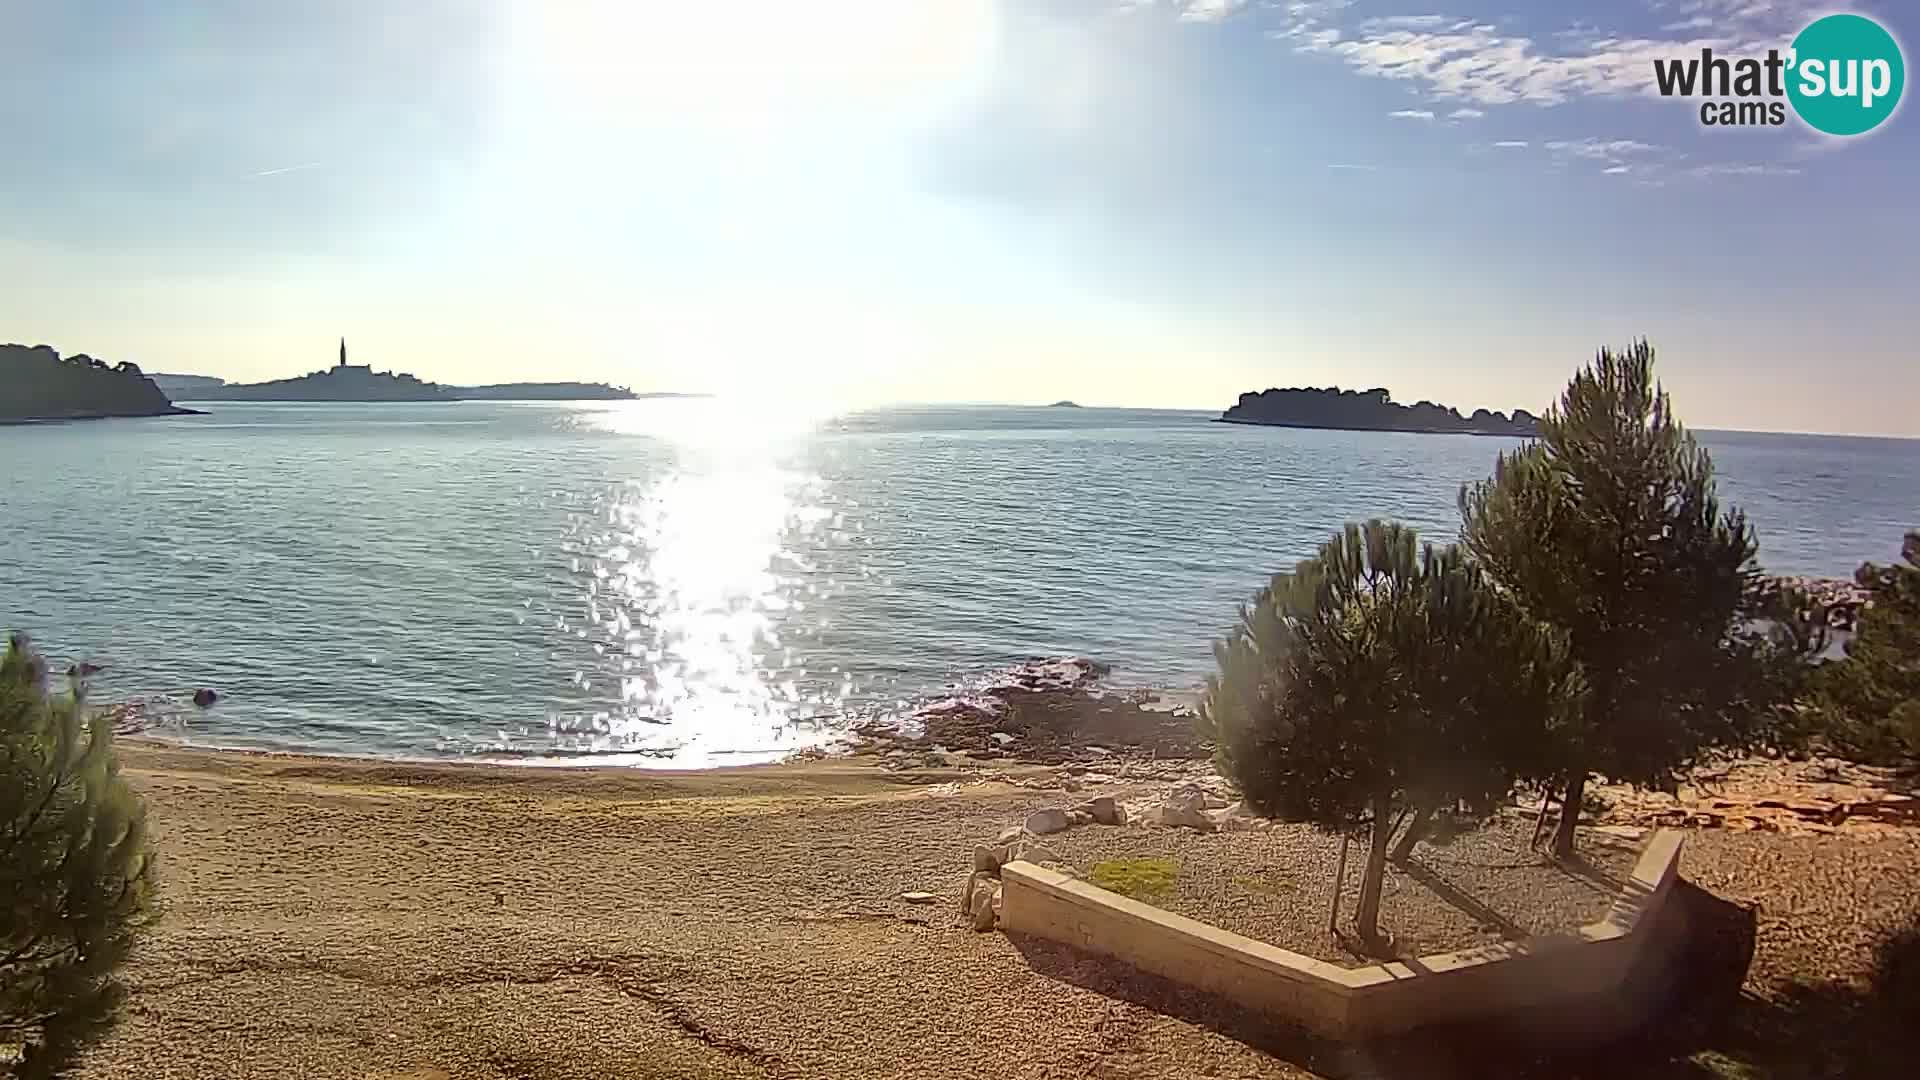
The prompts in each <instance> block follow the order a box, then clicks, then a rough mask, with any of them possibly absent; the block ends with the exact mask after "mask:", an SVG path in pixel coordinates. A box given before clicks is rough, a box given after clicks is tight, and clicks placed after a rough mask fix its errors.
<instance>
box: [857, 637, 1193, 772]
mask: <svg viewBox="0 0 1920 1080" xmlns="http://www.w3.org/2000/svg"><path fill="white" fill-rule="evenodd" d="M1110 670H1111V669H1110V668H1109V667H1108V666H1107V665H1105V664H1102V663H1099V662H1098V661H1095V660H1089V659H1087V658H1085V657H1053V658H1037V659H1033V660H1028V661H1025V662H1023V663H1020V664H1016V665H1014V666H1012V667H1010V668H1006V669H1004V670H1002V671H999V672H995V673H994V674H992V675H990V676H989V677H988V678H987V679H986V680H985V681H984V682H982V683H981V684H980V685H979V686H975V687H970V688H967V689H964V690H960V691H958V692H955V693H952V694H948V695H945V696H941V697H937V698H934V699H932V700H930V701H928V702H926V703H924V704H922V705H921V706H920V707H919V708H917V709H915V710H914V711H913V713H912V714H910V715H909V716H907V717H906V718H905V719H903V720H881V721H870V722H867V723H864V724H861V725H858V726H856V727H855V728H854V729H853V732H852V734H853V737H854V740H855V743H854V745H855V747H856V749H858V750H865V751H869V752H876V753H880V754H883V755H889V756H891V757H893V758H895V759H906V760H912V759H913V758H915V756H916V755H919V756H925V755H928V754H932V755H936V756H938V755H956V754H957V755H962V756H965V757H969V758H975V759H979V760H983V761H984V760H992V759H995V758H1017V759H1019V760H1022V761H1029V762H1033V763H1035V764H1041V765H1057V764H1060V763H1062V762H1065V761H1069V760H1073V759H1076V758H1086V757H1089V756H1092V757H1121V758H1176V759H1194V758H1202V757H1206V756H1207V755H1208V754H1209V753H1210V752H1211V750H1210V748H1208V747H1207V746H1205V744H1203V743H1202V742H1201V741H1200V738H1199V734H1198V731H1197V729H1196V728H1195V726H1194V719H1195V715H1196V713H1195V704H1196V698H1197V695H1194V694H1185V695H1183V694H1179V693H1176V692H1170V691H1154V690H1124V691H1123V690H1113V689H1109V688H1104V687H1102V686H1101V685H1100V680H1102V679H1103V678H1105V677H1106V676H1107V674H1108V673H1109V671H1110Z"/></svg>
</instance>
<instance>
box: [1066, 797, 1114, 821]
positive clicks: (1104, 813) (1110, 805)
mask: <svg viewBox="0 0 1920 1080" xmlns="http://www.w3.org/2000/svg"><path fill="white" fill-rule="evenodd" d="M1075 809H1076V810H1080V811H1083V812H1085V813H1086V814H1087V816H1089V817H1091V818H1092V819H1093V820H1095V821H1097V822H1099V823H1100V824H1102V825H1119V824H1122V823H1123V822H1125V821H1126V820H1127V816H1126V811H1124V810H1122V809H1120V804H1119V803H1117V802H1114V801H1113V796H1111V795H1102V796H1100V797H1099V798H1097V799H1092V800H1089V801H1087V802H1084V803H1081V804H1080V805H1079V806H1077V807H1075Z"/></svg>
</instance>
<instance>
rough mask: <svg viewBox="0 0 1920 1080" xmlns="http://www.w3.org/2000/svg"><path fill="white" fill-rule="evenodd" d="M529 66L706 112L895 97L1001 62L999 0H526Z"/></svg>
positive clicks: (599, 89)
mask: <svg viewBox="0 0 1920 1080" xmlns="http://www.w3.org/2000/svg"><path fill="white" fill-rule="evenodd" d="M517 13H518V15H519V19H518V20H517V22H516V24H515V25H514V27H513V30H512V33H511V43H512V46H513V50H514V52H515V53H516V54H517V55H518V56H519V57H520V60H521V63H520V64H519V65H518V66H519V67H520V69H521V70H522V71H525V72H529V73H531V74H533V75H534V76H536V77H537V78H539V79H541V80H542V81H543V82H545V83H547V84H549V85H550V86H553V87H557V88H559V89H561V90H562V91H563V92H564V93H565V95H566V96H567V97H569V98H571V99H572V100H573V101H575V102H576V103H578V104H581V105H583V106H586V107H591V108H598V109H605V110H610V111H616V112H622V113H629V114H631V113H635V112H638V113H646V114H653V115H657V116H662V117H669V118H674V119H678V120H680V121H682V122H686V123H690V124H695V125H702V126H706V125H714V124H724V123H727V122H740V121H760V120H765V119H767V118H768V117H769V116H778V115H781V114H788V113H792V112H795V111H800V110H807V109H814V108H834V107H853V108H861V109H871V108H885V109H892V108H897V107H899V106H901V105H902V104H908V105H910V104H912V103H914V102H918V101H930V100H936V99H943V98H950V97H952V96H954V95H957V94H964V93H966V92H968V91H969V90H970V89H971V88H972V87H974V86H975V85H977V84H978V83H979V82H980V81H981V80H983V79H984V78H985V76H986V75H987V74H988V67H989V61H990V56H991V53H992V50H993V44H994V36H995V32H996V27H995V17H994V16H995V12H994V2H993V0H820V2H813V3H796V2H791V0H746V2H736V3H727V4H702V3H694V2H688V0H559V2H551V3H537V4H534V3H529V4H527V5H524V6H523V7H520V8H518V9H517Z"/></svg>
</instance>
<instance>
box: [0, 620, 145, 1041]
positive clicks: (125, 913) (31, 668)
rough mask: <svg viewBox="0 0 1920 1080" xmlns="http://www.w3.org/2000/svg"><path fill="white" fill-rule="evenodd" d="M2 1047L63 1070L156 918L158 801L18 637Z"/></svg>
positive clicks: (0, 673) (109, 1009) (2, 723)
mask: <svg viewBox="0 0 1920 1080" xmlns="http://www.w3.org/2000/svg"><path fill="white" fill-rule="evenodd" d="M0 750H4V759H3V760H0V1049H6V1048H9V1047H11V1048H12V1049H13V1051H14V1053H15V1055H16V1056H17V1059H18V1061H19V1064H20V1073H19V1074H20V1075H21V1076H24V1077H40V1076H52V1075H57V1074H58V1072H59V1071H60V1070H61V1069H62V1068H63V1067H64V1065H65V1064H66V1062H67V1061H68V1060H69V1059H70V1057H71V1056H72V1055H73V1053H74V1052H76V1051H77V1050H78V1049H79V1048H81V1047H82V1046H84V1045H85V1044H86V1043H87V1042H88V1041H89V1040H90V1039H92V1038H93V1037H94V1036H96V1035H97V1034H99V1033H100V1032H101V1031H102V1030H103V1029H104V1028H105V1027H106V1025H108V1024H109V1023H110V1022H111V1021H112V1019H113V1016H114V1013H115V1010H116V1009H117V1008H118V1006H119V1001H120V994H121V991H120V987H119V986H118V984H117V983H116V982H115V980H114V972H115V970H116V969H117V968H118V967H119V966H120V964H121V962H122V961H123V960H125V958H126V956H127V952H128V950H129V948H130V947H131V946H132V944H133V938H134V934H135V932H136V930H137V929H138V928H139V927H140V925H141V924H142V923H143V921H144V920H145V917H146V914H147V906H148V897H149V892H150V889H151V887H152V878H153V863H152V860H151V858H150V857H149V856H148V854H147V837H146V816H145V808H144V806H143V805H142V803H141V801H140V799H139V798H138V796H136V795H135V794H134V792H133V791H132V790H131V789H130V788H129V787H128V786H127V783H126V781H125V780H123V779H122V778H121V777H120V775H119V771H118V764H117V762H116V761H115V757H114V751H113V726H112V722H111V720H110V719H109V718H108V717H107V716H106V714H104V713H98V712H96V713H89V712H88V711H87V709H86V707H85V701H84V692H83V687H82V685H81V684H80V682H79V681H78V680H77V679H76V680H75V683H74V685H73V687H72V689H71V690H70V691H69V692H68V693H66V694H57V693H54V692H52V691H51V690H49V688H48V685H47V668H46V664H45V662H44V661H43V660H42V659H41V658H40V656H39V655H38V654H37V653H36V652H35V651H34V650H33V649H32V648H30V647H29V646H28V644H27V642H26V640H25V638H24V637H22V636H20V635H17V634H16V635H14V636H13V638H12V639H11V641H10V642H9V643H8V645H7V651H6V655H5V658H4V659H0Z"/></svg>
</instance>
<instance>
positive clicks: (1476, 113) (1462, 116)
mask: <svg viewBox="0 0 1920 1080" xmlns="http://www.w3.org/2000/svg"><path fill="white" fill-rule="evenodd" d="M1485 115H1487V114H1486V113H1484V112H1481V111H1480V110H1479V109H1455V110H1453V111H1452V112H1450V113H1448V114H1447V119H1449V120H1478V119H1480V118H1481V117H1483V116H1485Z"/></svg>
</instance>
